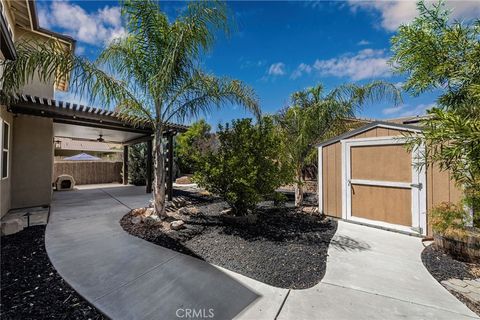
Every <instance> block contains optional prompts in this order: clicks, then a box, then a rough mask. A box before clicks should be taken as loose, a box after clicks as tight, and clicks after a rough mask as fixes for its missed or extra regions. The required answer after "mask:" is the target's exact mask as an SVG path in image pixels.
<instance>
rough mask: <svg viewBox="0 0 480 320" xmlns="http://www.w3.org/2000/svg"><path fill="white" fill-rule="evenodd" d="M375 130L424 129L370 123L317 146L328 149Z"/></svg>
mask: <svg viewBox="0 0 480 320" xmlns="http://www.w3.org/2000/svg"><path fill="white" fill-rule="evenodd" d="M373 128H385V129H396V130H404V131H410V132H422V129H421V128H419V127H417V126H413V125H408V124H397V123H390V122H385V121H375V122H372V123H369V124H367V125H365V126H363V127H360V128H357V129H355V130H351V131H348V132H345V133H344V134H341V135H339V136H336V137H333V138H331V139H328V140H325V141H323V142H321V143H319V144H317V147H326V146H328V145H331V144H333V143H335V142H338V141H341V140H343V139H346V138H349V137H352V136H355V135H358V134H360V133H362V132H365V131H368V130H370V129H373Z"/></svg>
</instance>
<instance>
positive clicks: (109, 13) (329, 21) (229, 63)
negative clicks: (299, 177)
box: [37, 0, 480, 126]
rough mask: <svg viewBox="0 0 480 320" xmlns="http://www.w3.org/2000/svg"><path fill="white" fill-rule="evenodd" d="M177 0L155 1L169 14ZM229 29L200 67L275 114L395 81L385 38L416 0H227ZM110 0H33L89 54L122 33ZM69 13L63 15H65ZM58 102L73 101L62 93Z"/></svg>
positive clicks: (421, 101) (406, 109)
mask: <svg viewBox="0 0 480 320" xmlns="http://www.w3.org/2000/svg"><path fill="white" fill-rule="evenodd" d="M447 4H448V5H449V6H450V8H452V9H453V10H454V11H453V17H454V18H457V19H469V18H474V17H477V16H480V1H456V2H453V1H451V2H447ZM184 5H185V3H183V2H161V8H162V9H163V10H164V11H165V12H166V13H167V14H168V15H169V17H174V16H175V14H176V12H178V10H180V9H181V8H182V6H184ZM228 5H229V7H230V9H231V11H232V12H233V14H234V17H235V24H236V26H237V28H236V31H235V32H234V33H233V34H232V35H231V36H230V37H228V38H226V37H225V36H223V35H219V37H218V40H217V42H216V44H215V46H214V48H213V50H212V51H211V52H209V53H207V54H206V55H205V57H204V66H205V69H206V70H207V71H209V72H212V73H214V74H216V75H219V76H229V77H232V78H237V79H240V80H242V81H244V82H246V83H247V84H249V85H250V86H252V87H253V88H254V89H255V91H256V93H257V95H258V97H259V99H260V102H261V107H262V110H263V111H264V112H266V113H274V112H276V111H278V110H279V109H280V108H282V107H284V106H286V105H287V103H288V98H289V96H290V94H291V93H293V92H294V91H297V90H301V89H303V88H306V87H309V86H312V85H315V84H318V83H322V84H323V85H324V87H325V88H326V89H327V90H329V89H332V88H334V87H335V86H338V85H340V84H342V83H346V82H355V83H359V84H363V83H367V82H369V81H372V80H377V79H380V80H386V81H390V82H392V83H394V84H401V83H402V81H404V79H405V77H404V76H403V75H395V74H392V72H391V70H390V67H389V65H388V63H387V61H388V59H389V56H390V55H391V52H390V38H391V37H392V36H393V35H394V34H395V32H396V29H397V28H398V26H399V25H400V24H401V23H407V22H409V21H411V20H412V19H413V17H414V16H415V15H416V9H415V2H413V1H408V0H398V1H396V0H393V1H380V0H378V1H335V2H327V1H309V2H300V1H290V2H287V1H282V2H272V1H268V2H267V1H264V2H252V1H243V2H228ZM118 6H119V4H118V2H116V1H38V2H37V7H38V11H39V18H40V23H41V25H42V26H43V27H46V28H49V29H52V30H55V31H58V32H62V33H65V34H68V35H71V36H73V37H74V38H76V39H77V41H78V42H77V53H78V54H81V55H84V56H87V57H89V58H90V59H94V58H95V57H96V55H97V54H98V52H99V51H100V50H101V48H102V47H103V46H104V45H105V43H107V42H108V41H110V40H111V39H112V38H114V37H116V36H119V35H121V34H122V33H123V32H124V29H123V27H122V21H121V18H120V11H119V7H118ZM66 17H70V18H66ZM437 94H438V92H432V93H426V94H423V95H421V96H419V97H411V96H408V95H406V94H405V95H404V104H402V105H400V106H397V107H393V106H392V105H389V104H388V103H387V102H384V103H379V104H375V105H366V106H365V107H364V109H363V110H361V111H360V112H359V113H358V116H361V117H368V118H380V119H382V118H392V117H401V116H410V115H417V114H423V113H424V112H425V109H426V108H428V107H429V106H431V105H432V104H434V102H435V99H436V97H437ZM56 97H57V98H58V99H65V100H74V101H75V100H78V99H77V97H73V96H72V95H71V94H69V93H57V94H56ZM248 116H250V115H249V114H248V113H245V112H244V111H243V110H242V109H241V108H237V107H236V106H232V107H226V108H224V109H221V110H219V111H216V112H214V113H212V114H210V115H209V116H208V117H207V120H208V121H209V122H210V123H211V124H212V125H213V126H216V125H217V123H219V122H226V121H230V120H231V119H234V118H241V117H248Z"/></svg>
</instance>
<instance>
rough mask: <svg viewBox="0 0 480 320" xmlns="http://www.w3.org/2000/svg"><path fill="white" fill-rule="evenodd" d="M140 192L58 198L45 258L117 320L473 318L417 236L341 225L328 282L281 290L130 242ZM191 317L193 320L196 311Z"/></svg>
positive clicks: (99, 191)
mask: <svg viewBox="0 0 480 320" xmlns="http://www.w3.org/2000/svg"><path fill="white" fill-rule="evenodd" d="M148 200H149V196H148V195H146V194H145V193H144V188H141V187H132V186H128V187H124V186H119V187H114V188H112V187H104V188H95V189H86V190H77V191H73V192H56V193H55V194H54V201H53V203H52V210H51V216H50V221H49V224H48V226H47V230H46V236H45V244H46V249H47V253H48V255H49V257H50V260H51V261H52V263H53V265H54V266H55V268H56V269H57V270H58V272H59V273H60V275H61V276H62V277H63V278H64V279H65V280H66V281H67V282H68V283H69V284H70V285H71V286H72V287H73V288H74V289H75V290H76V291H78V292H79V293H80V294H81V295H82V296H84V297H85V298H86V299H87V300H88V301H90V302H91V303H92V304H93V305H95V306H96V307H97V308H98V309H100V310H101V311H102V312H103V313H105V314H106V315H108V316H109V317H111V318H113V319H181V318H189V316H190V318H192V316H196V317H193V318H202V317H203V318H211V317H209V316H211V315H212V314H213V316H214V318H215V319H231V318H239V319H240V318H241V319H275V318H278V319H397V318H398V319H400V318H402V319H405V318H407V319H449V320H450V319H472V318H475V317H476V316H475V314H474V313H473V312H471V311H470V310H469V309H468V308H467V307H465V306H464V305H463V304H462V303H460V302H459V301H458V300H457V299H456V298H455V297H453V296H452V295H450V294H449V293H448V291H447V290H445V289H444V288H443V287H442V286H441V285H440V284H438V282H436V281H435V280H434V279H433V278H432V277H431V276H430V274H429V273H428V272H427V271H426V270H425V268H424V267H423V265H422V263H421V261H420V252H421V251H422V249H423V247H422V244H421V242H420V240H419V239H418V238H413V237H409V236H405V235H401V234H395V233H390V232H387V231H383V230H377V229H372V228H368V227H363V226H358V225H353V224H348V223H343V222H339V228H338V231H337V234H336V235H335V237H334V239H333V241H332V244H331V246H330V248H329V258H328V263H327V272H326V275H325V278H324V279H323V280H322V281H321V282H320V283H319V284H317V285H316V286H314V287H313V288H310V289H307V290H286V289H279V288H275V287H272V286H269V285H266V284H263V283H261V282H258V281H255V280H252V279H250V278H247V277H244V276H241V275H239V274H236V273H234V272H231V271H228V270H225V269H222V268H219V267H216V266H212V265H210V264H208V263H206V262H204V261H201V260H198V259H195V258H192V257H189V256H186V255H183V254H179V253H177V252H174V251H171V250H168V249H166V248H162V247H159V246H156V245H154V244H151V243H149V242H147V241H144V240H141V239H139V238H136V237H133V236H130V235H129V234H127V233H126V232H124V231H123V229H122V228H121V227H120V224H119V222H118V221H119V220H120V218H121V217H122V216H123V215H125V214H126V213H127V212H128V211H129V210H130V208H134V207H140V206H145V205H146V203H147V202H148ZM194 312H195V313H194Z"/></svg>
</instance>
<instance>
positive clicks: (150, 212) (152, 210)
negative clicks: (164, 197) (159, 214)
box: [143, 208, 155, 217]
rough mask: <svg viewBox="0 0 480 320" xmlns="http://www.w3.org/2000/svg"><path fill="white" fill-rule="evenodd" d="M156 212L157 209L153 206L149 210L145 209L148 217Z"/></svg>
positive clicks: (145, 214)
mask: <svg viewBox="0 0 480 320" xmlns="http://www.w3.org/2000/svg"><path fill="white" fill-rule="evenodd" d="M154 213H155V210H154V209H153V208H147V210H145V212H144V214H143V215H144V216H146V217H148V216H151V215H153V214H154Z"/></svg>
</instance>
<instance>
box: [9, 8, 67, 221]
mask: <svg viewBox="0 0 480 320" xmlns="http://www.w3.org/2000/svg"><path fill="white" fill-rule="evenodd" d="M0 2H1V4H2V7H3V14H2V19H3V20H4V21H5V23H6V24H7V25H8V29H9V30H10V31H11V37H10V31H8V32H4V31H2V36H8V38H11V39H12V40H13V42H18V41H23V40H25V39H27V40H33V41H38V42H43V41H50V40H52V38H56V39H59V41H60V42H61V43H62V44H64V45H65V50H73V47H74V40H73V39H71V38H68V37H65V36H62V35H59V34H55V33H52V32H51V31H48V30H45V29H41V28H40V27H39V26H38V19H37V17H36V12H35V10H34V9H35V3H34V2H26V4H27V6H23V5H22V3H20V2H8V1H6V0H0ZM32 5H33V7H32ZM27 7H28V8H27ZM25 19H26V20H25ZM2 30H3V29H2ZM32 43H33V42H32ZM5 52H8V51H5ZM6 56H7V57H8V55H6ZM6 56H4V54H3V53H2V52H1V50H0V61H1V60H4V59H5V57H6ZM1 72H2V70H0V74H1ZM57 80H59V81H60V82H61V83H60V85H59V83H55V81H53V80H52V81H49V82H41V81H40V79H39V77H38V76H34V77H33V78H32V80H31V81H30V82H29V83H28V84H27V85H25V86H24V87H23V88H22V89H21V90H20V92H21V93H23V94H30V95H33V96H39V97H42V98H50V99H53V98H54V90H55V87H57V89H59V90H65V89H66V87H67V85H68V79H57ZM0 117H1V119H2V120H3V121H6V122H7V123H8V124H9V125H10V135H9V138H10V144H9V162H8V170H9V172H8V177H7V178H4V179H1V181H0V216H4V215H5V214H6V213H7V212H8V211H9V210H10V209H14V208H22V207H32V206H40V205H48V204H50V202H51V198H52V185H51V181H52V175H53V157H54V150H53V148H54V146H53V120H52V119H49V118H43V117H34V116H26V115H15V114H12V113H10V112H9V111H8V108H7V106H4V105H0ZM0 127H1V126H0ZM0 163H2V161H1V159H0Z"/></svg>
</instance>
